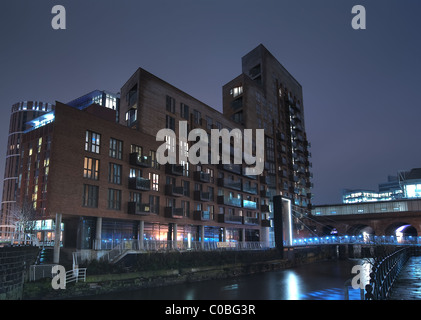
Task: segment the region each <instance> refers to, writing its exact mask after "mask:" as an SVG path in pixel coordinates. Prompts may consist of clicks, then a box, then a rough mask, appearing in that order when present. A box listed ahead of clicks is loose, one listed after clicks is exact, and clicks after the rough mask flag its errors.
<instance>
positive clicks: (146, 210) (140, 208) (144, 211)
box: [127, 202, 152, 216]
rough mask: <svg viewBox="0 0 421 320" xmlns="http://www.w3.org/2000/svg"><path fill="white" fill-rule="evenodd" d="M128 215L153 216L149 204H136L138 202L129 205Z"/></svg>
mask: <svg viewBox="0 0 421 320" xmlns="http://www.w3.org/2000/svg"><path fill="white" fill-rule="evenodd" d="M127 213H128V214H135V215H141V216H147V215H150V214H152V212H151V206H150V204H149V203H136V202H129V203H128V210H127Z"/></svg>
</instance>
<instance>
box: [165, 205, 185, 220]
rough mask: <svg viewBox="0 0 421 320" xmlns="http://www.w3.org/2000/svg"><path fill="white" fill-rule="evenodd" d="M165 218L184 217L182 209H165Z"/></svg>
mask: <svg viewBox="0 0 421 320" xmlns="http://www.w3.org/2000/svg"><path fill="white" fill-rule="evenodd" d="M165 217H167V218H173V219H181V218H183V217H184V214H183V208H175V207H165Z"/></svg>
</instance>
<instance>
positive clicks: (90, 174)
mask: <svg viewBox="0 0 421 320" xmlns="http://www.w3.org/2000/svg"><path fill="white" fill-rule="evenodd" d="M83 177H84V178H88V179H93V180H98V177H99V160H98V159H93V158H88V157H85V160H84V163H83Z"/></svg>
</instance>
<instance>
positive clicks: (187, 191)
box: [181, 180, 190, 197]
mask: <svg viewBox="0 0 421 320" xmlns="http://www.w3.org/2000/svg"><path fill="white" fill-rule="evenodd" d="M181 183H182V186H183V194H184V195H185V196H186V197H190V181H185V180H183V181H181Z"/></svg>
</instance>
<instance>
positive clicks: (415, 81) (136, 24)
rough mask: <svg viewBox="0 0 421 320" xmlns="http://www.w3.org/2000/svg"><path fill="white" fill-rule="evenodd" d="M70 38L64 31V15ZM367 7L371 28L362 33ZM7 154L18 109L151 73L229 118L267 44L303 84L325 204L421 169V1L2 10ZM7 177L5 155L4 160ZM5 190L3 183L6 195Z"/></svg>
mask: <svg viewBox="0 0 421 320" xmlns="http://www.w3.org/2000/svg"><path fill="white" fill-rule="evenodd" d="M56 4H60V5H63V6H64V7H65V9H66V19H67V20H66V22H67V29H66V30H53V28H52V27H51V20H52V19H53V17H54V15H53V14H51V9H52V7H53V6H54V5H56ZM358 4H359V5H364V6H365V8H366V14H367V16H366V17H367V25H366V27H367V29H366V30H354V29H353V28H352V27H351V20H352V18H353V16H354V15H353V14H352V13H351V9H352V7H353V6H354V5H358ZM0 5H1V9H0V101H1V104H0V108H1V109H0V111H1V112H2V116H1V118H0V121H1V124H0V153H3V154H4V155H5V154H6V143H7V135H8V127H9V117H10V109H11V106H12V105H13V104H14V103H16V102H19V101H24V100H37V101H44V102H50V103H54V102H55V101H56V100H57V101H60V102H68V101H70V100H72V99H74V98H77V97H79V96H81V95H83V94H86V93H88V92H90V91H92V90H95V89H100V90H108V91H111V92H118V91H119V90H120V88H121V87H122V85H123V84H124V83H125V81H126V80H127V79H128V78H129V77H130V76H131V75H132V74H133V73H134V72H135V70H136V69H137V68H138V67H142V68H144V69H146V70H148V71H149V72H151V73H153V74H155V75H156V76H158V77H160V78H161V79H163V80H165V81H167V82H169V83H171V84H173V85H174V86H176V87H178V88H179V89H181V90H183V91H185V92H187V93H189V94H190V95H192V96H193V97H195V98H197V99H199V100H201V101H203V102H204V103H206V104H208V105H210V106H212V107H214V108H215V109H218V110H220V111H221V108H222V86H223V85H224V84H225V83H227V82H229V81H230V80H232V79H233V78H234V77H236V76H238V75H239V74H240V73H241V57H242V56H243V55H245V54H246V53H247V52H249V51H250V50H252V49H253V48H255V47H256V46H257V45H259V44H260V43H262V44H263V45H264V46H265V47H266V48H267V49H268V50H269V51H270V52H271V53H272V54H273V55H274V56H275V57H276V58H277V59H278V60H279V61H280V62H281V64H283V66H284V67H285V68H286V69H287V70H288V71H289V72H290V73H291V74H292V75H293V76H294V77H295V78H296V79H297V80H298V81H299V82H300V83H301V85H302V86H303V94H304V109H305V120H306V130H307V136H308V139H309V141H310V142H311V143H312V148H311V153H312V158H311V162H312V163H313V167H312V171H313V174H314V178H313V182H314V189H313V192H314V200H313V203H314V204H332V203H340V202H341V194H342V189H343V188H367V189H377V185H378V183H380V182H385V181H386V179H387V175H393V174H394V175H396V173H397V171H398V170H409V169H411V168H415V167H421V161H420V160H421V148H420V137H421V125H420V122H421V108H420V107H421V106H420V101H421V87H420V84H421V81H420V74H421V62H420V59H421V40H420V39H421V37H420V31H421V1H418V0H399V1H398V0H370V1H361V0H358V1H357V0H352V1H348V0H308V1H307V0H290V1H284V0H274V1H272V0H270V1H269V0H258V1H257V0H256V1H249V0H228V1H227V0H194V1H193V0H192V1H182V0H170V1H160V0H153V1H152V0H150V1H143V0H136V1H134V0H118V1H117V0H89V1H86V0H83V1H82V0H71V1H46V0H30V1H27V0H2V1H1V4H0ZM0 158H1V159H0V176H1V177H2V176H3V171H4V156H3V157H0ZM1 188H2V183H1V187H0V191H1Z"/></svg>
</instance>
